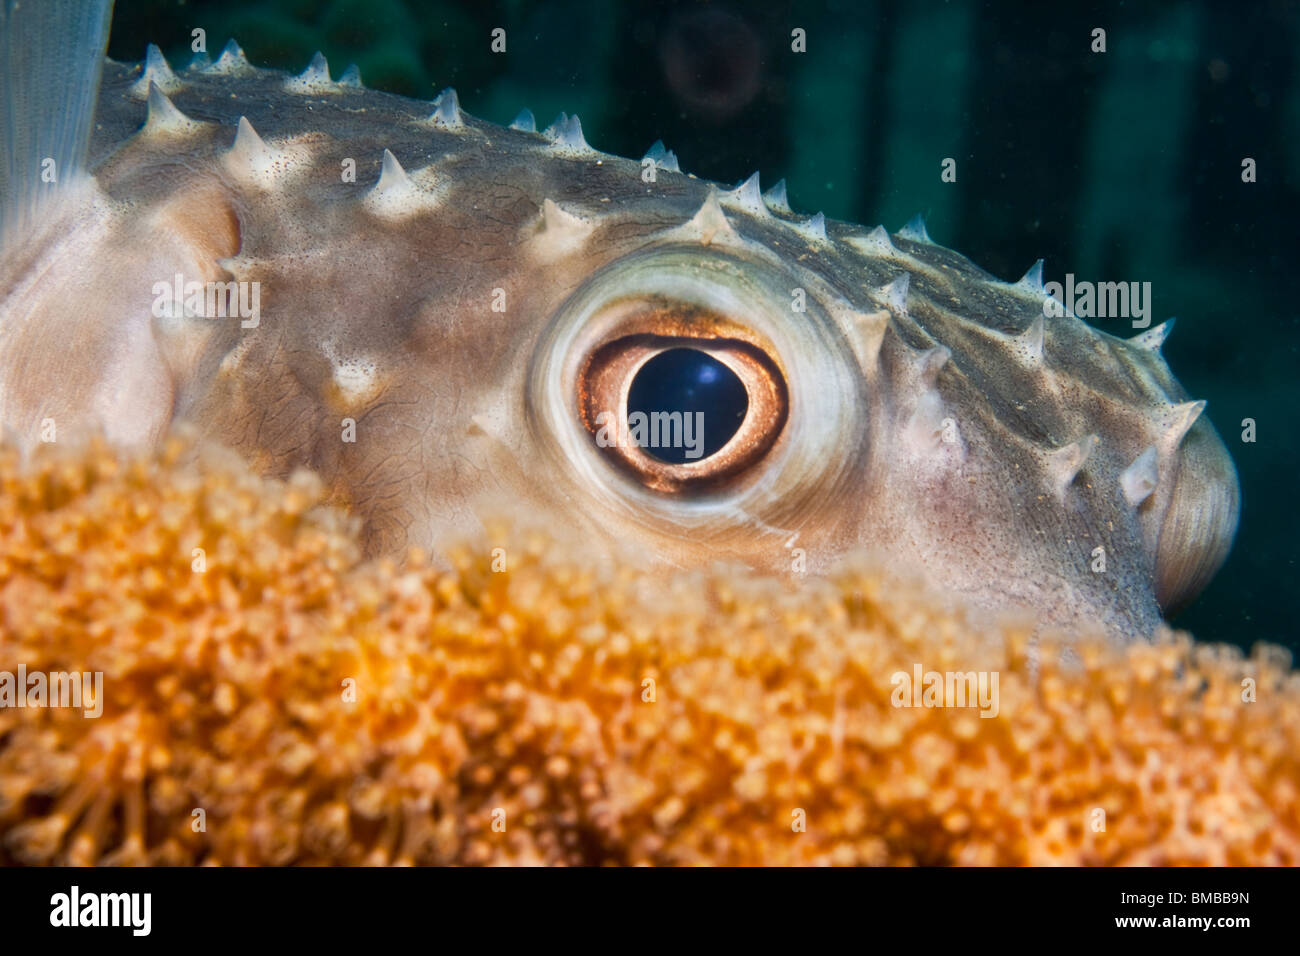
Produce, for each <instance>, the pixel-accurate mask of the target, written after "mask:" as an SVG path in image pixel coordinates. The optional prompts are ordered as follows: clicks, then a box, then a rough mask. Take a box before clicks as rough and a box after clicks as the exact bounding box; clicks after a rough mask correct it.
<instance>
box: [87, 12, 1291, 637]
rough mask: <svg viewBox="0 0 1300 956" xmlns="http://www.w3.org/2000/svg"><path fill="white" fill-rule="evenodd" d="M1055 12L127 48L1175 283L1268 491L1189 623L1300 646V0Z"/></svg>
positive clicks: (697, 20)
mask: <svg viewBox="0 0 1300 956" xmlns="http://www.w3.org/2000/svg"><path fill="white" fill-rule="evenodd" d="M1059 6H1063V7H1066V9H1058V8H1057V7H1058V5H1056V4H1028V3H1020V2H1007V3H987V2H973V0H965V2H963V0H953V2H948V3H943V2H937V0H935V2H925V0H922V2H903V0H877V2H871V0H842V2H835V0H825V2H812V3H778V2H742V0H736V2H734V3H703V2H695V0H661V2H655V3H613V2H611V3H596V2H579V0H550V2H522V0H514V2H512V0H497V2H490V0H461V2H458V3H457V2H420V0H278V2H269V0H257V2H239V0H117V4H116V9H115V12H114V16H113V25H112V33H111V39H110V43H109V55H110V56H112V57H113V58H114V59H117V60H122V61H136V60H140V59H142V58H143V56H144V50H145V45H146V44H147V43H151V42H152V43H157V44H158V45H159V46H160V47H162V49H163V52H164V53H165V54H166V55H167V57H168V59H169V60H170V61H171V62H172V65H173V67H175V68H179V67H181V66H184V65H185V64H187V63H188V62H189V61H190V59H191V57H192V52H191V31H193V30H194V29H195V28H202V29H203V30H204V31H205V32H206V44H207V50H208V52H209V54H210V55H212V56H213V57H214V58H215V56H216V55H217V54H218V53H219V52H220V49H221V47H222V46H223V45H224V44H225V42H226V40H227V39H228V38H230V37H233V38H235V39H236V40H237V41H238V42H239V43H240V45H241V46H242V47H243V48H244V50H245V52H246V53H247V55H248V57H249V59H250V60H251V61H252V63H253V64H254V65H256V66H259V67H276V68H281V69H287V70H292V71H293V72H295V73H296V72H299V71H301V70H302V69H303V68H304V67H305V66H306V64H307V61H308V59H309V58H310V57H311V55H312V54H313V53H314V52H315V51H316V50H318V49H319V50H321V51H322V52H324V54H325V55H326V57H327V58H328V59H329V62H330V67H331V72H332V73H333V75H334V77H335V78H337V77H338V76H339V74H340V73H341V72H342V71H343V69H344V67H346V66H347V65H348V64H349V63H352V62H355V63H356V64H357V65H358V66H359V67H360V69H361V77H362V81H363V82H364V83H365V84H366V85H367V86H369V87H373V88H377V89H383V90H388V91H390V92H394V93H401V94H405V95H409V96H415V97H419V98H422V99H429V98H432V97H433V96H434V95H436V94H437V93H438V92H439V91H440V90H442V89H443V88H444V87H447V86H453V87H455V88H456V90H457V92H458V93H459V96H460V102H461V105H462V106H463V108H464V109H466V110H467V111H468V112H469V113H471V114H472V115H474V116H478V117H481V118H484V119H487V120H491V121H494V122H497V123H502V124H504V123H509V122H510V120H511V119H512V118H513V117H514V116H515V114H516V113H517V112H518V111H519V110H520V108H522V107H525V106H526V107H528V108H530V109H532V111H533V112H534V113H535V114H536V116H537V119H538V125H539V126H543V125H545V124H547V123H548V122H549V121H550V119H551V118H552V117H553V116H554V115H555V114H557V113H559V112H560V111H561V110H563V111H566V112H569V113H574V112H576V113H578V114H579V115H580V116H581V118H582V125H583V131H584V133H585V134H586V138H587V140H588V141H589V142H590V143H591V144H592V145H593V146H595V147H596V148H597V149H601V150H604V151H606V152H610V153H617V154H619V155H623V156H631V157H633V158H636V157H640V156H641V155H642V153H644V151H645V149H646V148H647V147H648V146H649V145H650V144H651V143H652V142H653V141H654V140H656V139H663V140H664V142H665V143H666V145H667V146H668V148H669V149H672V150H673V151H675V152H676V153H677V155H678V157H679V159H680V162H681V166H682V169H683V170H684V171H686V172H690V173H694V174H695V175H697V176H700V177H701V178H706V179H714V180H718V181H720V182H723V183H727V184H733V183H736V182H739V181H740V180H742V179H744V178H746V177H747V176H748V175H749V174H750V173H752V172H753V171H755V170H758V171H759V172H760V173H761V175H762V181H763V183H764V185H765V186H768V185H771V184H772V183H774V182H776V180H777V179H780V178H783V177H784V178H785V179H786V181H787V183H788V185H789V196H790V203H791V206H793V207H794V208H795V209H796V210H800V211H804V212H807V213H813V212H816V211H819V210H820V211H823V212H825V214H826V215H827V216H829V217H831V218H834V219H841V220H847V221H852V222H858V223H862V224H865V225H868V226H871V225H875V224H877V223H883V224H884V225H885V226H886V228H888V229H889V230H890V231H896V230H897V229H898V228H899V227H900V226H902V225H903V223H904V222H906V221H907V220H908V219H909V218H911V216H912V215H913V214H914V213H917V212H920V213H922V214H923V215H924V216H925V219H926V223H927V226H928V228H929V232H930V234H931V235H932V236H933V237H934V239H935V241H936V242H939V243H941V244H943V245H945V246H948V247H950V248H953V249H955V250H957V251H958V252H960V253H962V254H963V255H965V256H967V257H968V258H970V259H971V260H972V261H973V262H975V263H976V264H977V265H979V266H981V267H983V268H984V269H987V270H988V271H990V272H992V273H993V274H994V275H996V276H999V277H1001V278H1004V279H1015V278H1018V277H1019V276H1020V275H1022V274H1023V273H1024V272H1025V270H1026V269H1027V268H1028V267H1029V266H1030V265H1031V264H1032V263H1033V262H1034V261H1035V260H1037V259H1040V258H1042V259H1045V260H1046V262H1045V266H1044V280H1045V281H1048V282H1052V281H1056V282H1064V281H1065V274H1066V273H1067V272H1069V273H1073V274H1074V276H1075V277H1076V280H1077V281H1083V280H1088V281H1094V282H1150V283H1151V287H1150V288H1151V297H1152V302H1151V315H1150V318H1151V324H1152V325H1153V326H1154V325H1157V324H1159V323H1160V322H1162V321H1165V320H1166V319H1168V318H1170V317H1173V316H1177V317H1178V327H1177V329H1176V330H1175V331H1174V333H1173V335H1172V337H1171V338H1170V339H1169V341H1168V342H1167V343H1166V345H1165V347H1164V354H1165V357H1166V358H1167V360H1168V362H1169V365H1170V367H1171V368H1172V370H1173V372H1174V374H1175V376H1176V377H1177V378H1178V379H1179V381H1180V382H1182V384H1183V385H1184V387H1185V388H1186V389H1187V391H1188V393H1189V394H1190V396H1191V397H1192V398H1195V399H1201V398H1203V399H1207V400H1208V402H1209V405H1208V408H1207V410H1206V414H1207V415H1208V416H1209V417H1210V419H1211V420H1212V421H1213V423H1214V425H1215V427H1216V428H1217V429H1218V431H1219V433H1220V435H1221V436H1222V437H1223V439H1224V442H1225V444H1226V445H1227V446H1228V449H1229V451H1230V452H1231V454H1232V456H1233V458H1234V460H1235V461H1236V463H1237V469H1238V472H1239V474H1240V477H1241V486H1242V516H1241V526H1240V529H1239V531H1238V534H1237V540H1236V544H1235V546H1234V548H1233V551H1232V554H1231V555H1230V557H1229V558H1228V562H1227V564H1226V565H1225V566H1224V568H1223V570H1222V571H1221V572H1220V573H1219V575H1218V576H1217V577H1216V578H1215V579H1214V581H1213V582H1212V583H1211V584H1210V586H1209V587H1208V588H1207V590H1206V591H1205V592H1204V594H1202V595H1201V597H1200V598H1199V599H1198V600H1197V601H1196V602H1194V603H1193V604H1192V605H1191V606H1189V607H1188V608H1187V609H1186V610H1185V611H1183V612H1182V613H1181V614H1179V615H1178V616H1177V617H1176V618H1174V620H1173V623H1174V624H1176V625H1178V626H1180V627H1186V628H1188V629H1190V630H1191V631H1193V633H1195V634H1196V636H1197V637H1198V638H1201V639H1204V640H1215V641H1226V642H1229V643H1234V644H1237V645H1240V646H1242V647H1245V648H1248V647H1250V646H1251V645H1253V644H1254V643H1256V642H1257V641H1269V642H1272V643H1279V644H1283V645H1286V646H1288V647H1290V648H1291V649H1292V650H1293V651H1297V650H1300V632H1298V629H1297V627H1296V623H1295V622H1296V617H1297V611H1298V610H1300V582H1297V567H1296V553H1297V540H1298V539H1300V517H1298V516H1297V510H1298V508H1300V502H1298V499H1300V489H1298V487H1297V486H1298V484H1300V454H1298V453H1297V452H1298V450H1297V415H1296V409H1297V407H1298V406H1300V383H1297V380H1296V371H1297V367H1298V361H1297V360H1298V359H1300V352H1298V350H1297V346H1298V345H1300V309H1297V306H1296V303H1295V299H1294V298H1293V296H1292V295H1291V291H1292V288H1293V285H1294V278H1295V274H1296V271H1297V268H1298V266H1300V263H1298V262H1297V260H1298V259H1300V62H1298V54H1300V2H1290V0H1264V2H1258V3H1246V4H1241V5H1237V4H1228V3H1223V2H1214V0H1203V2H1195V0H1186V2H1168V3H1141V4H1123V3H1109V4H1088V3H1081V4H1067V5H1059ZM498 27H499V28H502V29H504V30H505V31H506V50H505V52H503V53H494V52H492V50H491V48H490V46H491V42H492V31H493V30H494V29H496V28H498ZM796 28H798V29H801V30H803V31H804V32H805V37H806V50H805V51H804V52H795V51H794V50H793V49H792V43H793V41H792V31H793V30H795V29H796ZM1098 28H1100V29H1102V30H1104V31H1105V44H1106V49H1105V52H1104V53H1102V52H1093V49H1092V48H1093V46H1094V45H1095V39H1094V30H1096V29H1098ZM382 145H383V144H382V143H376V148H379V147H381V146H382ZM947 158H952V159H955V160H956V174H957V175H956V181H955V182H944V181H942V180H941V178H940V173H941V163H942V162H943V160H945V159H947ZM1247 158H1250V159H1253V160H1254V161H1255V171H1256V174H1255V181H1254V182H1244V181H1243V174H1242V170H1243V165H1242V164H1243V160H1245V159H1247ZM1092 323H1093V324H1094V325H1096V326H1097V327H1098V328H1100V329H1101V330H1103V331H1105V332H1108V333H1110V334H1113V335H1119V336H1129V335H1132V334H1134V331H1135V330H1134V329H1133V328H1132V327H1131V324H1130V320H1128V319H1115V318H1111V319H1094V320H1092ZM1247 419H1250V420H1252V421H1253V423H1254V439H1255V440H1254V441H1246V440H1243V435H1244V433H1245V432H1246V431H1247V426H1246V424H1245V422H1246V420H1247Z"/></svg>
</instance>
